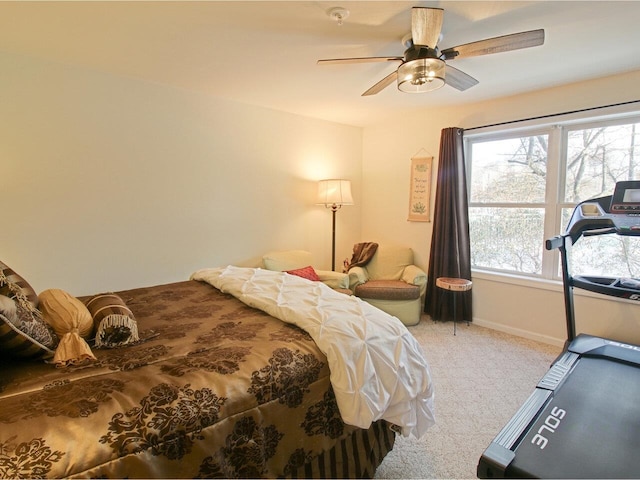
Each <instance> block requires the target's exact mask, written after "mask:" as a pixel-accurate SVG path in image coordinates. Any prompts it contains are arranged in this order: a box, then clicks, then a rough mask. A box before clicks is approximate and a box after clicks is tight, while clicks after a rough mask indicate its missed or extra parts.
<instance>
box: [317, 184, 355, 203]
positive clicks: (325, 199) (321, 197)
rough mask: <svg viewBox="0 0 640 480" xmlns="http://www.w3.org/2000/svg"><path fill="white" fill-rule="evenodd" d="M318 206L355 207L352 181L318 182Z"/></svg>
mask: <svg viewBox="0 0 640 480" xmlns="http://www.w3.org/2000/svg"><path fill="white" fill-rule="evenodd" d="M317 203H318V205H324V206H325V207H330V206H332V205H336V206H341V205H353V197H352V196H351V181H349V180H320V181H319V182H318V202H317Z"/></svg>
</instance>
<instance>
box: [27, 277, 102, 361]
mask: <svg viewBox="0 0 640 480" xmlns="http://www.w3.org/2000/svg"><path fill="white" fill-rule="evenodd" d="M39 300H40V310H41V311H42V314H43V315H44V319H45V321H46V322H47V323H48V324H49V325H51V326H52V327H53V329H54V331H55V332H56V334H57V335H58V337H60V343H59V344H58V348H57V349H56V353H55V355H54V357H53V361H54V363H55V364H56V365H58V366H67V365H79V364H83V363H87V362H91V361H94V360H96V357H95V356H94V355H93V353H92V352H91V348H90V347H89V345H88V344H87V342H86V341H85V340H84V339H85V338H90V337H91V334H92V333H93V320H92V319H91V314H90V313H89V310H87V307H86V306H85V305H84V303H82V302H81V301H80V300H78V299H77V298H75V297H73V296H71V295H69V294H68V293H67V292H65V291H64V290H59V289H56V288H52V289H49V290H45V291H44V292H42V293H40V296H39Z"/></svg>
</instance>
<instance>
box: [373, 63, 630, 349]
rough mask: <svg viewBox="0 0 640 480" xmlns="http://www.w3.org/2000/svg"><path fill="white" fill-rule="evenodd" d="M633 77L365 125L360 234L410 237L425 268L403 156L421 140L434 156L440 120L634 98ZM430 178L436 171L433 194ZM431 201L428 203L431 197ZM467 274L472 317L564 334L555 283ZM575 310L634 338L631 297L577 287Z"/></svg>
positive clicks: (598, 328)
mask: <svg viewBox="0 0 640 480" xmlns="http://www.w3.org/2000/svg"><path fill="white" fill-rule="evenodd" d="M638 85H640V72H633V73H629V74H625V75H618V76H613V77H610V78H605V79H599V80H594V81H587V82H582V83H579V84H574V85H569V86H564V87H558V88H553V89H548V90H544V91H539V92H536V93H532V94H526V95H519V96H515V97H510V98H502V99H498V100H494V101H490V102H484V103H478V104H469V105H461V106H458V107H453V108H446V109H443V108H433V109H428V110H424V111H420V112H417V113H415V114H413V115H405V116H402V117H399V118H390V119H389V121H388V123H385V124H381V125H376V126H374V127H369V128H365V130H364V157H363V174H362V192H363V196H362V205H363V210H362V234H363V239H364V240H371V241H381V242H396V243H404V244H406V245H409V246H411V247H412V248H413V249H414V250H415V251H416V257H417V262H418V263H419V264H420V265H421V266H422V267H424V268H427V264H428V261H429V246H430V243H431V228H432V224H431V223H411V222H407V221H406V216H407V207H408V195H409V192H408V185H409V162H410V158H411V157H412V156H413V155H414V154H415V153H416V152H418V151H420V150H421V149H422V148H424V149H425V150H426V151H427V152H429V153H430V154H432V155H433V156H434V157H435V158H436V162H437V157H438V149H439V141H440V132H441V130H442V129H443V128H446V127H454V126H457V127H462V128H471V127H474V126H481V125H486V124H493V123H498V122H504V121H509V120H517V119H523V118H528V117H532V116H539V115H546V114H552V113H559V112H564V111H570V110H576V109H582V108H588V107H594V106H599V105H607V104H613V103H619V102H625V101H630V100H637V99H638V92H639V90H638ZM434 94H436V95H437V92H435V93H434ZM461 95H462V94H461ZM435 180H436V173H435V172H434V175H433V189H432V199H433V197H434V196H435ZM431 207H432V210H433V202H432V205H431ZM473 280H474V319H475V321H476V322H477V323H479V324H482V325H487V326H491V327H493V328H497V329H500V330H504V331H508V332H512V333H517V334H520V335H525V336H529V337H532V338H537V339H540V340H543V341H547V342H551V343H561V342H562V341H563V340H564V338H565V331H566V330H565V317H564V303H563V298H562V294H561V287H560V285H558V284H555V285H553V284H551V285H550V284H548V283H542V284H536V283H535V282H523V283H517V282H514V281H511V280H509V281H507V282H496V281H495V279H492V278H491V277H487V276H479V275H477V276H474V278H473ZM576 318H577V324H578V330H579V331H581V330H582V331H585V332H587V333H591V334H595V335H603V336H608V337H613V338H616V339H619V340H623V341H631V342H636V343H640V328H639V327H640V306H639V305H637V304H636V303H624V302H619V301H611V300H610V299H608V298H606V297H600V298H593V297H585V296H581V295H576Z"/></svg>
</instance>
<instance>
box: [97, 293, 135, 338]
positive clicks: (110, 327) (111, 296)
mask: <svg viewBox="0 0 640 480" xmlns="http://www.w3.org/2000/svg"><path fill="white" fill-rule="evenodd" d="M86 305H87V308H88V309H89V312H90V313H91V317H92V318H93V325H94V327H95V331H96V337H95V346H96V347H107V348H111V347H119V346H121V345H128V344H130V343H135V342H137V341H139V340H140V338H139V336H138V322H136V318H135V316H134V315H133V312H132V311H131V310H129V307H127V304H126V303H125V302H124V300H122V298H120V297H119V296H118V295H116V294H115V293H102V294H100V295H96V296H94V297H92V298H90V299H89V300H88V301H87V302H86Z"/></svg>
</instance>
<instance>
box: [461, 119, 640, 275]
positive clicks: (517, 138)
mask: <svg viewBox="0 0 640 480" xmlns="http://www.w3.org/2000/svg"><path fill="white" fill-rule="evenodd" d="M465 149H466V151H465V158H466V161H467V175H468V177H469V178H468V188H469V228H470V234H471V264H472V268H473V269H475V270H478V269H481V270H488V271H494V272H502V273H510V274H518V275H525V276H533V277H539V278H549V279H558V278H560V275H561V274H560V271H559V262H558V255H557V252H556V251H551V252H548V251H546V250H545V248H544V241H545V239H547V238H551V237H553V236H554V235H557V234H559V233H561V232H563V231H564V229H565V227H566V225H567V223H568V221H569V217H570V216H571V213H572V212H573V209H574V207H575V206H576V205H577V204H578V203H579V202H581V201H584V200H588V199H592V198H596V197H601V196H608V195H611V194H612V193H613V189H614V186H615V184H616V182H618V181H621V180H639V179H640V116H637V117H629V116H627V117H626V118H619V119H617V120H612V119H610V118H609V119H607V120H592V121H586V120H584V121H581V122H580V123H577V122H576V121H575V120H572V122H566V123H565V124H555V125H552V126H551V125H548V126H536V127H531V128H527V129H523V128H519V129H512V130H503V131H491V132H485V133H471V132H465ZM572 257H573V258H572V260H573V267H572V273H575V274H578V273H579V274H582V275H601V276H609V277H611V276H631V277H640V237H621V236H617V235H603V236H600V237H589V238H588V239H587V238H584V239H581V240H580V241H579V242H578V243H577V244H576V246H575V248H574V249H573V255H572Z"/></svg>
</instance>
